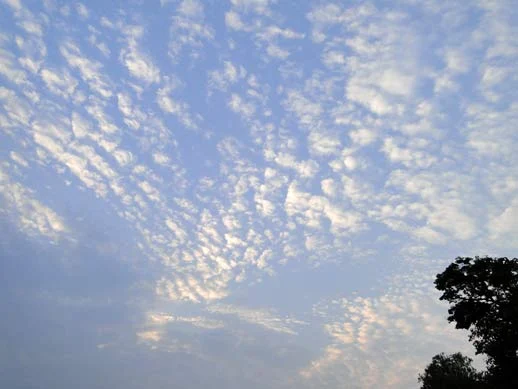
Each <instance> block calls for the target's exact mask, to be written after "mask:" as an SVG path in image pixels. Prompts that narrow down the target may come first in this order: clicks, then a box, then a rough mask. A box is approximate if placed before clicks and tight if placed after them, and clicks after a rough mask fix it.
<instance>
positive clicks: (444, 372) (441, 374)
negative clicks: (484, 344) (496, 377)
mask: <svg viewBox="0 0 518 389" xmlns="http://www.w3.org/2000/svg"><path fill="white" fill-rule="evenodd" d="M472 362H473V361H472V359H471V358H468V357H466V356H464V355H462V354H461V353H455V354H451V355H448V356H446V355H445V354H444V353H441V354H438V355H436V356H435V357H433V359H432V362H431V363H430V364H429V365H428V366H427V367H426V369H425V371H424V373H423V374H420V375H419V379H418V381H419V382H420V383H421V384H422V386H421V389H453V388H455V389H482V388H485V386H484V379H483V375H482V374H481V373H478V372H477V371H476V370H475V368H474V367H473V366H471V363H472Z"/></svg>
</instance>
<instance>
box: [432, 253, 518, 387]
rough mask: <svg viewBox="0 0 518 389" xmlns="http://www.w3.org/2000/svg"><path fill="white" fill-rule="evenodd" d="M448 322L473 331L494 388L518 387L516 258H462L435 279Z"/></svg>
mask: <svg viewBox="0 0 518 389" xmlns="http://www.w3.org/2000/svg"><path fill="white" fill-rule="evenodd" d="M435 286H436V288H437V289H438V290H440V291H442V292H443V294H442V296H441V297H440V299H441V300H446V301H448V302H449V303H450V308H449V309H448V313H449V316H448V321H449V322H455V327H456V328H462V329H466V330H469V331H470V337H469V339H470V341H472V342H473V345H474V346H475V349H476V353H477V354H485V355H486V356H487V364H488V377H489V379H490V381H491V382H492V385H493V386H494V387H498V388H518V259H517V258H513V259H508V258H491V257H483V258H481V257H475V258H467V257H466V258H462V257H459V258H457V259H456V260H455V262H454V263H452V264H451V265H449V266H448V267H447V268H446V270H444V272H442V273H440V274H438V275H437V278H436V280H435Z"/></svg>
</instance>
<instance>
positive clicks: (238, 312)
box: [207, 305, 306, 335]
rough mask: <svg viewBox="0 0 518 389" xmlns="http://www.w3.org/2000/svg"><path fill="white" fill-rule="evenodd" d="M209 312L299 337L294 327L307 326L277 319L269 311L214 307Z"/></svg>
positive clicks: (289, 320)
mask: <svg viewBox="0 0 518 389" xmlns="http://www.w3.org/2000/svg"><path fill="white" fill-rule="evenodd" d="M207 310H208V311H209V312H210V313H214V314H218V315H233V316H236V317H237V318H238V319H239V320H242V321H244V322H247V323H250V324H254V325H258V326H261V327H263V328H265V329H267V330H269V331H274V332H280V333H285V334H289V335H297V332H296V331H295V330H293V328H292V327H294V326H300V325H305V324H306V323H305V322H303V321H300V320H297V319H293V318H289V317H287V318H281V317H277V316H275V315H273V314H272V313H271V312H269V311H267V310H254V309H249V308H244V307H236V306H232V305H212V306H210V307H209V308H208V309H207Z"/></svg>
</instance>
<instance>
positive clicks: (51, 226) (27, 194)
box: [0, 169, 69, 242]
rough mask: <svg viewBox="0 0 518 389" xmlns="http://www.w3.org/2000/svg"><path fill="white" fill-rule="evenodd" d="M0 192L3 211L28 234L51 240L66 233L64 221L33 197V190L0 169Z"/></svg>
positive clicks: (56, 239)
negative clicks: (3, 205)
mask: <svg viewBox="0 0 518 389" xmlns="http://www.w3.org/2000/svg"><path fill="white" fill-rule="evenodd" d="M0 194H1V195H2V197H3V200H4V202H5V203H4V204H5V207H2V208H3V209H4V211H3V213H4V214H7V215H8V216H10V217H13V218H14V220H15V222H16V224H17V226H18V228H19V229H20V230H21V231H23V232H25V233H26V234H27V235H29V236H34V237H40V236H43V237H46V238H48V239H50V240H51V241H53V242H56V241H58V240H59V239H61V238H64V237H66V236H67V235H68V233H69V229H68V227H67V226H66V224H65V221H64V220H63V218H62V217H61V216H59V215H58V214H57V213H56V212H55V211H54V210H52V209H51V208H49V207H47V206H45V205H44V204H42V203H41V202H40V201H39V200H37V199H36V198H35V194H34V192H33V191H31V190H29V189H28V188H26V187H24V186H23V185H22V184H20V183H18V182H15V181H13V180H12V179H11V177H9V175H8V174H7V172H5V171H4V170H2V169H0Z"/></svg>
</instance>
